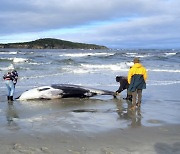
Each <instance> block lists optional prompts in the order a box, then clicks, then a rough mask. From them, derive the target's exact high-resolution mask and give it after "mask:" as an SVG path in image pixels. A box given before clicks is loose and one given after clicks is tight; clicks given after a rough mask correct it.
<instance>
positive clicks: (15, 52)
mask: <svg viewBox="0 0 180 154" xmlns="http://www.w3.org/2000/svg"><path fill="white" fill-rule="evenodd" d="M17 53H18V52H17V51H12V52H0V54H3V55H4V54H8V55H16V54H17Z"/></svg>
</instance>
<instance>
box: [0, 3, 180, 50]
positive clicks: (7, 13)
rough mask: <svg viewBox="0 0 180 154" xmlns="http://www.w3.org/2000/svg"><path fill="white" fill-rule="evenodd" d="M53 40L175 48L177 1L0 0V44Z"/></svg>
mask: <svg viewBox="0 0 180 154" xmlns="http://www.w3.org/2000/svg"><path fill="white" fill-rule="evenodd" d="M39 38H57V39H63V40H69V41H75V42H83V43H93V44H99V45H105V46H107V47H109V48H173V49H176V48H180V0H1V1H0V43H10V42H22V41H23V42H26V41H32V40H35V39H39Z"/></svg>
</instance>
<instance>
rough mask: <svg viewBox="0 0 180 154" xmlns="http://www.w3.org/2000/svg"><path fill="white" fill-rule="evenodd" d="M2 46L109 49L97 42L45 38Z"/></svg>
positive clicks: (3, 46) (1, 46) (0, 46)
mask: <svg viewBox="0 0 180 154" xmlns="http://www.w3.org/2000/svg"><path fill="white" fill-rule="evenodd" d="M0 48H20V49H107V47H105V46H100V45H95V44H85V43H76V42H71V41H65V40H59V39H53V38H44V39H38V40H35V41H30V42H21V43H7V44H0Z"/></svg>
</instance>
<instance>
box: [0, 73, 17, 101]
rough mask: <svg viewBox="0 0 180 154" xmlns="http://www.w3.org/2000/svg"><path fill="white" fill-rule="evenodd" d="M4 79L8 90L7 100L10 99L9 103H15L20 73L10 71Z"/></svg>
mask: <svg viewBox="0 0 180 154" xmlns="http://www.w3.org/2000/svg"><path fill="white" fill-rule="evenodd" d="M3 79H4V81H5V84H6V87H7V89H8V95H7V99H8V101H13V95H14V91H15V85H16V83H17V80H18V73H17V71H16V70H12V71H8V72H7V73H6V74H5V75H4V76H3Z"/></svg>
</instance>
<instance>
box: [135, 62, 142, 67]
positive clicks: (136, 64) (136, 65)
mask: <svg viewBox="0 0 180 154" xmlns="http://www.w3.org/2000/svg"><path fill="white" fill-rule="evenodd" d="M133 67H136V68H140V67H142V64H140V63H135V64H134V65H133Z"/></svg>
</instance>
